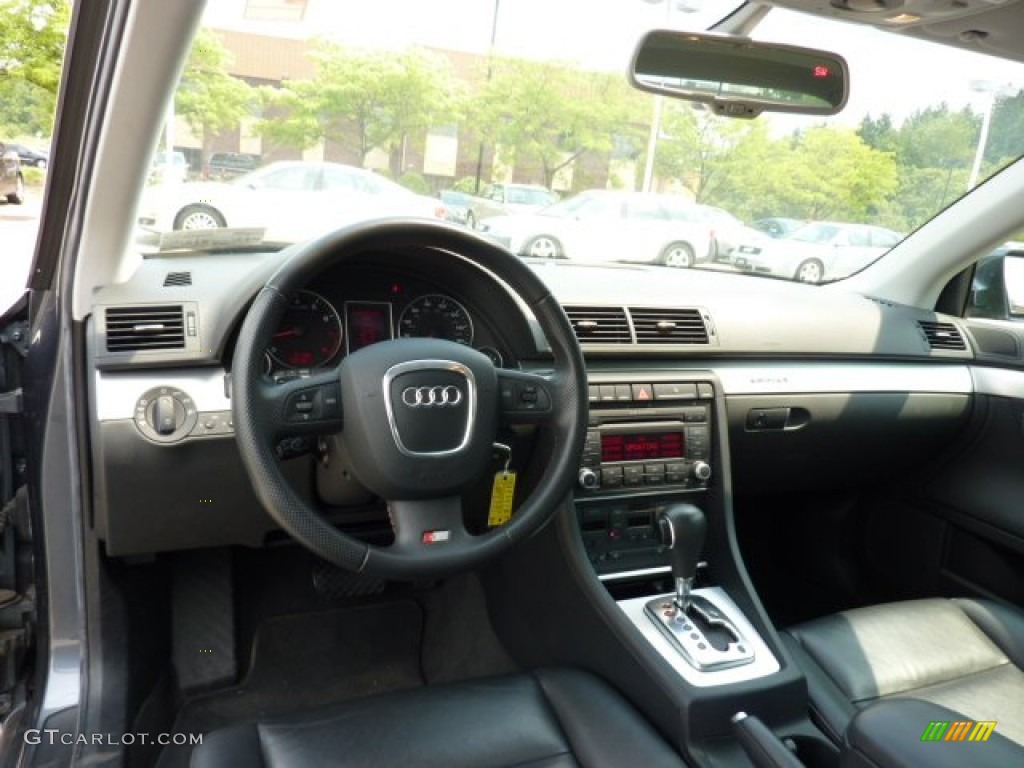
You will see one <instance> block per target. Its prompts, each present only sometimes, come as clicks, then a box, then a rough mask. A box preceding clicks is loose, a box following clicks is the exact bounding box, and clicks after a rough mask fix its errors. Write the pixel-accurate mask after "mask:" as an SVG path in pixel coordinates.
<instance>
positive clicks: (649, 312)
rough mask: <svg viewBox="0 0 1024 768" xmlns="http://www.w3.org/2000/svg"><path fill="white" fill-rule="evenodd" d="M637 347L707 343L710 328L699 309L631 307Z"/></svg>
mask: <svg viewBox="0 0 1024 768" xmlns="http://www.w3.org/2000/svg"><path fill="white" fill-rule="evenodd" d="M629 312H630V314H631V315H632V316H633V328H634V330H635V331H636V343H637V344H707V343H708V328H707V325H705V323H704V318H703V317H702V316H701V313H700V310H698V309H646V308H636V307H630V308H629Z"/></svg>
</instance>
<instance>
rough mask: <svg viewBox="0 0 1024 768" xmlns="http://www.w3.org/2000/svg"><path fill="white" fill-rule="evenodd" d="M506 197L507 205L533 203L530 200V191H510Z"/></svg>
mask: <svg viewBox="0 0 1024 768" xmlns="http://www.w3.org/2000/svg"><path fill="white" fill-rule="evenodd" d="M507 193H508V194H507V195H506V197H505V202H506V203H515V204H517V205H529V204H530V203H532V202H533V200H531V199H530V195H531V192H530V190H528V189H509V190H507Z"/></svg>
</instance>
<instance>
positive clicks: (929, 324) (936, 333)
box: [917, 320, 967, 350]
mask: <svg viewBox="0 0 1024 768" xmlns="http://www.w3.org/2000/svg"><path fill="white" fill-rule="evenodd" d="M917 324H918V325H919V326H920V327H921V330H922V331H924V335H925V338H926V339H927V340H928V346H929V347H931V348H932V349H953V350H965V349H967V344H966V343H965V342H964V337H963V335H961V333H960V329H959V328H957V327H956V326H955V325H953V324H952V323H939V322H935V321H931V320H918V322H917Z"/></svg>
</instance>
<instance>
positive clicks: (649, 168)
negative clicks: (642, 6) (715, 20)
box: [642, 0, 701, 192]
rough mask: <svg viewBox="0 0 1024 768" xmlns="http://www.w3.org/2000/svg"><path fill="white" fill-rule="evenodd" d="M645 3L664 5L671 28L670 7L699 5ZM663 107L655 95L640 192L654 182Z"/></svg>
mask: <svg viewBox="0 0 1024 768" xmlns="http://www.w3.org/2000/svg"><path fill="white" fill-rule="evenodd" d="M644 2H645V3H650V4H651V5H655V4H657V3H665V26H666V27H671V26H672V6H673V5H675V6H676V7H677V8H678V9H679V10H681V11H683V12H684V13H693V12H694V11H699V10H700V7H701V4H700V2H699V0H644ZM664 106H665V97H664V96H662V95H661V94H657V95H655V97H654V107H653V110H652V113H651V130H650V133H648V134H647V156H646V160H645V162H644V182H643V187H642V191H643V192H650V191H651V184H652V183H653V182H654V155H655V153H656V152H657V151H658V136H660V135H661V113H662V110H663V109H664Z"/></svg>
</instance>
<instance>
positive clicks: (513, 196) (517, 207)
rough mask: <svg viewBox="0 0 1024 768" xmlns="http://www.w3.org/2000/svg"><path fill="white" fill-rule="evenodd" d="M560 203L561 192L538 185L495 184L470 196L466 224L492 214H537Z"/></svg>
mask: <svg viewBox="0 0 1024 768" xmlns="http://www.w3.org/2000/svg"><path fill="white" fill-rule="evenodd" d="M557 202H558V195H556V194H555V193H554V192H552V191H551V190H550V189H545V188H544V187H540V186H537V185H536V184H504V183H496V184H491V185H490V186H489V187H488V188H487V189H485V190H484V193H483V194H482V195H468V196H467V199H466V209H467V210H466V222H465V223H466V226H468V227H470V228H471V229H472V228H475V227H476V225H477V223H478V222H480V221H483V220H484V219H487V218H490V217H492V216H503V215H512V214H517V213H533V212H534V211H539V210H541V209H542V208H547V207H548V206H549V205H552V204H554V203H557Z"/></svg>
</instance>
